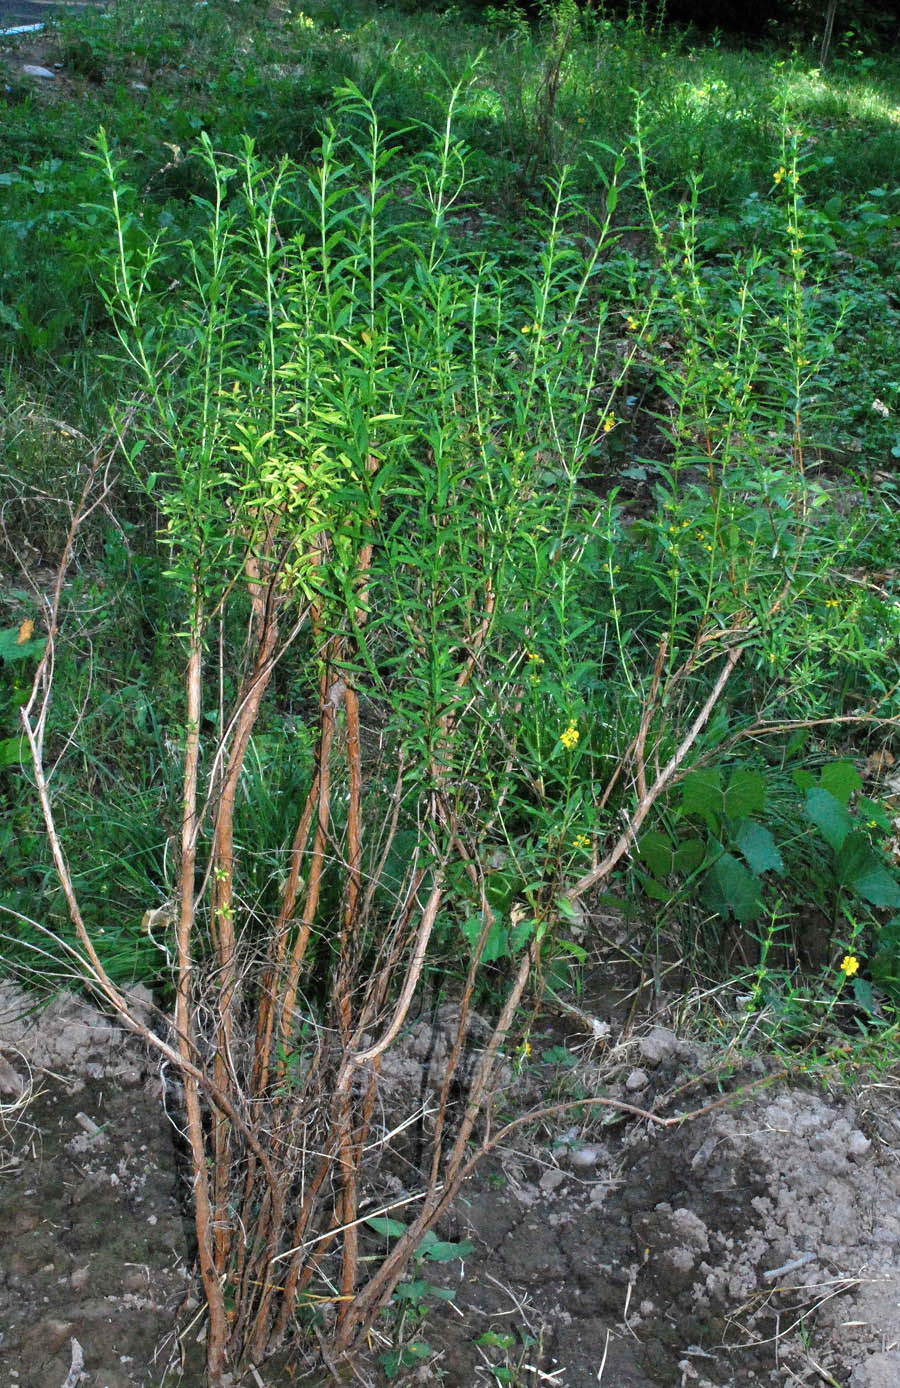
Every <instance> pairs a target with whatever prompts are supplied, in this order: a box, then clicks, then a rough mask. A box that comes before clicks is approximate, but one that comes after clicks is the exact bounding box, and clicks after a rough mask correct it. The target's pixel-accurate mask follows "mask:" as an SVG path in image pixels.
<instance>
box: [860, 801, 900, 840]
mask: <svg viewBox="0 0 900 1388" xmlns="http://www.w3.org/2000/svg"><path fill="white" fill-rule="evenodd" d="M856 810H857V813H858V814H859V816H860V818H861V819H863V820H864V821H865V823H866V825H867V826H868V827H869V828H871V829H880V830H881V831H882V833H884V834H888V833H890V831H891V829H893V827H894V821H893V820H892V818H891V816H890V815H889V814H888V812H887V810H886V809H885V808H884V806H883V805H882V804H880V803H879V801H877V800H869V799H868V798H867V797H866V796H865V795H860V796H858V797H857V800H856Z"/></svg>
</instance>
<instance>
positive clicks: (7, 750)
mask: <svg viewBox="0 0 900 1388" xmlns="http://www.w3.org/2000/svg"><path fill="white" fill-rule="evenodd" d="M27 756H28V743H27V742H26V741H25V736H24V734H23V735H22V736H21V737H4V738H0V766H18V765H19V764H20V763H21V762H22V760H23V759H24V758H25V757H27Z"/></svg>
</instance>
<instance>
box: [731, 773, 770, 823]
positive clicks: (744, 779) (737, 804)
mask: <svg viewBox="0 0 900 1388" xmlns="http://www.w3.org/2000/svg"><path fill="white" fill-rule="evenodd" d="M765 808H766V778H765V776H763V775H762V773H761V772H759V771H747V770H744V769H743V768H738V770H737V771H735V773H734V775H733V776H732V778H731V780H730V781H729V782H728V789H727V790H726V792H725V813H726V815H727V816H728V818H729V819H746V818H747V816H748V815H751V814H762V812H763V810H764V809H765Z"/></svg>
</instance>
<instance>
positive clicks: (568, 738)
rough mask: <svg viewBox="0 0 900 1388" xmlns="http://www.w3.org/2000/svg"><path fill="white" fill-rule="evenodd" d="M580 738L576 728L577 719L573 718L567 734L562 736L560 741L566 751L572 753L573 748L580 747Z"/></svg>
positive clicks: (566, 731)
mask: <svg viewBox="0 0 900 1388" xmlns="http://www.w3.org/2000/svg"><path fill="white" fill-rule="evenodd" d="M580 736H581V734H580V733H579V731H578V729H577V728H576V726H575V719H574V718H573V719H571V720H570V722H569V726H568V727H567V728H566V730H565V732H564V733H563V734H562V736H561V737H560V739H559V740H560V742H561V743H562V745H563V746H564V747H565V749H566V751H567V752H571V750H572V748H573V747H577V746H578V739H579V737H580Z"/></svg>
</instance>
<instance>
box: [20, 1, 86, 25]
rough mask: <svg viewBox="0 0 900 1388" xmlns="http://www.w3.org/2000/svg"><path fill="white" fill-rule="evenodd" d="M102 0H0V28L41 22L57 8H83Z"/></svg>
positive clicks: (49, 16) (56, 10) (55, 11)
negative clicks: (64, 1) (61, 0)
mask: <svg viewBox="0 0 900 1388" xmlns="http://www.w3.org/2000/svg"><path fill="white" fill-rule="evenodd" d="M102 3H103V0H68V2H67V3H60V2H59V0H0V29H11V28H13V27H14V26H15V25H17V24H43V23H44V21H45V20H47V19H49V18H51V17H52V16H53V15H54V14H55V13H57V12H58V11H59V10H63V9H65V10H83V9H86V8H87V7H88V5H100V4H102Z"/></svg>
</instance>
